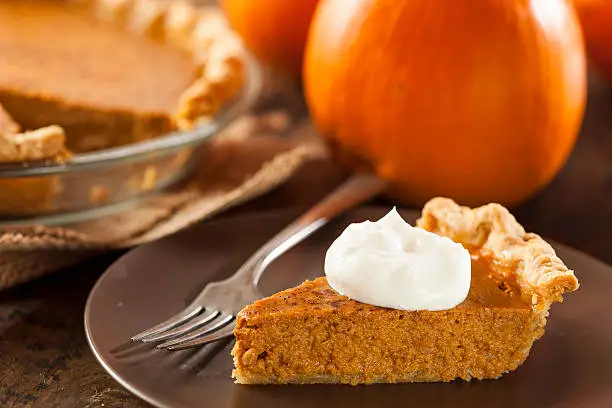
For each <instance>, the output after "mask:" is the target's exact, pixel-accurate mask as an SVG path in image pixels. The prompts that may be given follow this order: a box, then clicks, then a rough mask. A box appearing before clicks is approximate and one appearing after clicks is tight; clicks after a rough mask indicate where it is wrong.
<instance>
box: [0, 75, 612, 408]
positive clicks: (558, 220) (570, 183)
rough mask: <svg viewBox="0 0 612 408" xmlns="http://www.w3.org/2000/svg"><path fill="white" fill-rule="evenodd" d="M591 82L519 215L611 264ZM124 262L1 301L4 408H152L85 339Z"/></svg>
mask: <svg viewBox="0 0 612 408" xmlns="http://www.w3.org/2000/svg"><path fill="white" fill-rule="evenodd" d="M591 82H592V83H591V87H590V94H589V107H588V112H587V117H586V120H585V124H584V128H583V132H582V135H581V138H580V140H579V142H578V144H577V146H576V149H575V151H574V153H573V155H572V157H571V159H570V161H569V163H568V164H567V166H566V167H565V169H564V170H563V172H562V173H561V175H560V176H559V177H558V178H557V179H556V180H555V181H554V182H553V183H552V184H551V185H550V186H549V187H548V188H547V189H546V190H545V191H543V192H542V193H540V194H539V195H538V196H537V197H535V198H533V199H532V200H530V201H529V202H528V203H526V204H524V205H522V206H521V207H519V208H515V209H513V212H514V213H515V215H516V216H517V218H518V219H519V221H521V222H522V223H523V224H524V225H525V226H526V228H527V229H528V230H531V231H535V232H538V233H540V234H541V235H544V236H546V237H549V238H552V239H554V240H557V241H559V242H562V243H565V244H568V245H570V246H573V247H575V248H578V249H580V250H583V251H585V252H587V253H590V254H592V255H594V256H596V257H598V258H600V259H602V260H604V261H606V262H608V263H612V250H610V243H612V88H610V87H607V86H605V85H603V84H602V83H601V82H600V81H597V80H592V81H591ZM517 160H520V158H517ZM342 178H343V173H342V172H341V171H340V170H339V169H337V168H335V167H334V166H333V165H331V164H330V163H316V164H313V165H309V166H307V167H305V168H304V169H303V170H302V171H301V172H300V173H299V174H298V175H297V176H296V177H295V178H294V179H293V180H292V181H291V182H290V183H288V184H287V185H285V186H283V187H282V188H280V189H278V190H277V191H275V192H273V193H270V194H268V195H267V196H265V197H263V198H261V199H258V200H256V201H254V202H252V203H249V204H247V205H246V206H244V207H242V208H240V209H237V210H234V211H233V212H236V211H241V212H244V211H263V210H274V209H278V208H283V207H291V206H306V205H309V204H310V203H313V202H314V201H316V200H317V199H318V198H319V197H321V196H322V195H323V194H324V193H325V192H326V191H328V190H329V189H331V188H332V187H333V186H334V185H336V184H337V183H338V182H339V181H340V180H341V179H342ZM119 255H120V253H112V254H107V255H104V256H102V257H99V258H96V259H93V260H91V261H88V262H86V263H83V264H81V265H78V266H76V267H74V268H71V269H69V270H66V271H62V272H60V273H58V274H56V275H53V276H51V277H47V278H44V279H41V280H39V281H37V282H33V283H30V284H27V285H23V286H21V287H19V288H15V289H13V290H10V291H6V292H3V293H0V406H1V407H30V406H32V407H105V408H109V407H127V408H130V407H144V406H146V404H144V403H142V402H140V401H139V400H138V399H136V398H135V397H132V396H131V394H129V393H128V392H126V391H125V390H123V389H122V388H121V386H119V385H118V384H117V383H115V382H114V381H113V380H112V379H111V378H110V376H109V375H107V374H106V373H105V372H104V370H103V369H102V367H101V366H99V365H98V363H97V361H96V360H95V358H94V356H93V355H92V353H91V352H90V350H89V347H88V346H87V342H86V339H85V334H84V329H83V309H84V305H85V300H86V298H87V295H88V293H89V290H90V289H91V287H92V286H93V284H94V283H95V281H96V279H97V278H98V276H99V275H100V274H101V273H102V272H103V271H104V270H105V269H106V267H107V266H108V265H109V264H110V263H111V262H113V261H114V260H115V259H116V258H117V257H118V256H119ZM577 274H578V275H580V271H577Z"/></svg>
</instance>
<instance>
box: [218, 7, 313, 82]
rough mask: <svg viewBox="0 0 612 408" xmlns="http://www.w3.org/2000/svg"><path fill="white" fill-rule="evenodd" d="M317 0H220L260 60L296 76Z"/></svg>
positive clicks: (299, 72)
mask: <svg viewBox="0 0 612 408" xmlns="http://www.w3.org/2000/svg"><path fill="white" fill-rule="evenodd" d="M317 3H318V0H221V5H222V7H223V9H224V10H225V13H226V14H227V16H228V19H229V21H230V23H231V24H232V26H233V27H234V29H235V30H236V31H237V32H238V34H240V35H241V37H242V38H243V40H244V42H245V44H246V45H247V47H248V48H249V49H250V50H251V51H252V52H253V53H254V54H255V55H256V56H257V57H258V58H260V59H262V60H263V61H264V62H267V63H269V64H271V65H273V66H275V67H277V68H280V69H282V70H284V71H285V72H287V73H289V74H292V75H295V76H300V74H301V71H302V58H303V55H304V45H305V43H306V37H307V35H308V27H309V26H310V21H311V19H312V15H313V13H314V10H315V8H316V5H317Z"/></svg>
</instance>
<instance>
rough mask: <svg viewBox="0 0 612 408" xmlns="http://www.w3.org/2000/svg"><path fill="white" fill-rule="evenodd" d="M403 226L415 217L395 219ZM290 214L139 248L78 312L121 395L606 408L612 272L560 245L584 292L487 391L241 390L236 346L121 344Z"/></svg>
mask: <svg viewBox="0 0 612 408" xmlns="http://www.w3.org/2000/svg"><path fill="white" fill-rule="evenodd" d="M387 210H388V208H374V207H369V208H367V207H366V208H361V209H358V210H355V211H353V212H351V213H350V214H349V215H347V216H346V217H343V218H342V219H340V220H339V221H338V222H335V223H333V224H331V225H329V226H328V227H326V228H325V229H323V230H322V231H321V232H319V233H317V234H315V235H314V236H313V237H311V238H310V239H308V240H307V241H306V242H304V243H303V244H302V245H299V246H298V247H297V248H295V249H293V250H292V251H290V252H289V253H288V254H286V255H285V256H283V257H282V258H281V259H279V260H278V261H277V262H275V263H274V264H273V265H271V266H270V267H269V269H268V270H267V271H266V273H265V274H264V276H263V278H262V281H261V291H262V292H263V293H264V294H266V295H268V294H272V293H274V292H276V291H279V290H282V289H285V288H288V287H291V286H294V285H297V284H299V283H300V282H302V281H303V280H304V279H307V278H313V277H315V276H320V275H321V274H322V272H323V271H322V267H323V258H324V254H325V250H326V248H327V247H328V246H329V244H330V243H331V241H332V240H333V239H334V238H335V237H336V236H337V234H338V233H339V232H340V231H341V229H343V228H344V227H345V226H346V225H347V224H348V223H349V222H353V221H357V220H360V221H361V220H364V219H374V218H377V217H379V216H381V215H382V214H384V213H385V212H386V211H387ZM402 214H403V215H404V216H405V217H406V219H407V220H408V221H411V222H412V221H414V220H415V219H416V216H417V214H416V213H414V212H410V211H403V212H402ZM296 215H297V213H295V212H281V213H275V214H268V215H261V214H259V215H245V216H239V217H235V218H222V219H218V220H216V221H212V222H207V223H204V224H200V225H197V226H195V227H193V228H191V229H189V230H187V231H184V232H181V233H179V234H176V235H174V236H171V237H169V238H166V239H163V240H161V241H158V242H155V243H153V244H150V245H147V246H144V247H141V248H138V249H136V250H134V251H132V252H130V253H128V254H127V255H126V256H124V257H123V258H121V259H120V260H119V261H118V262H117V263H115V264H114V265H113V266H112V267H111V268H110V269H109V270H108V271H107V272H106V273H105V274H104V275H103V276H102V277H101V278H100V280H99V281H98V283H97V284H96V286H95V287H94V288H93V290H92V293H91V294H90V297H89V300H88V302H87V307H86V310H85V327H86V331H87V336H88V339H89V342H90V345H91V348H92V350H93V352H94V354H95V355H96V357H97V358H98V359H99V361H100V363H101V364H102V365H103V366H104V368H105V369H106V370H108V372H109V373H110V374H111V375H112V376H113V377H114V378H115V379H116V380H117V381H118V382H119V383H121V384H122V385H123V386H125V387H126V388H127V389H128V390H130V391H131V392H133V393H134V394H136V395H138V396H139V397H141V398H143V399H144V400H146V401H148V402H150V403H151V404H153V405H155V406H158V407H177V408H178V407H228V408H229V407H233V408H242V407H245V408H246V407H265V408H274V407H282V408H285V407H313V408H314V407H317V408H320V407H338V408H342V407H347V408H348V407H357V406H363V407H370V406H371V407H381V406H395V405H397V404H398V403H399V404H403V403H406V404H408V403H409V404H410V405H411V406H419V407H470V408H475V407H491V406H495V407H520V408H528V407H557V408H561V407H612V324H611V320H612V318H611V314H612V296H611V295H610V294H611V293H612V268H611V267H609V266H607V265H604V264H602V263H600V262H598V261H596V260H594V259H592V258H590V257H588V256H586V255H584V254H581V253H579V252H577V251H575V250H572V249H569V248H567V247H564V246H562V245H556V246H555V247H556V250H557V252H558V254H559V256H560V257H561V258H562V259H563V260H565V262H566V263H567V264H568V265H569V266H570V267H571V268H573V269H575V271H576V275H577V276H578V278H579V279H580V281H581V287H580V290H579V291H578V292H576V293H573V294H570V295H569V296H567V300H566V302H565V303H564V304H562V305H555V306H553V308H552V311H551V318H550V320H549V323H548V326H547V330H546V334H545V336H544V337H543V338H542V339H541V340H539V341H537V342H536V344H535V346H534V348H533V349H532V352H531V355H530V357H529V358H528V359H527V361H526V362H525V364H524V365H523V366H522V367H520V368H519V369H518V370H517V371H515V372H513V373H510V374H507V375H505V376H503V377H502V378H501V379H499V380H495V381H472V382H470V383H465V382H454V383H449V384H403V385H374V386H359V387H350V386H333V385H325V386H323V385H322V386H318V385H311V386H241V385H236V384H234V383H233V381H232V379H231V377H230V375H231V370H232V359H231V357H230V354H229V353H230V349H231V346H232V343H231V342H229V343H224V344H219V345H211V346H207V347H206V348H203V349H201V350H195V351H193V350H187V351H182V352H173V353H172V352H161V351H157V350H154V349H150V348H148V347H134V346H133V345H130V344H129V343H126V341H127V340H128V339H129V338H130V336H132V335H133V334H135V333H138V332H139V331H141V330H143V329H145V328H147V327H150V326H152V325H153V324H155V323H158V322H160V321H161V320H163V319H165V318H167V317H169V316H170V315H172V314H174V313H175V312H177V311H178V310H180V309H182V308H183V307H184V306H185V305H186V304H187V303H188V302H189V300H190V299H191V297H192V296H193V295H194V294H196V293H197V292H198V291H199V290H200V289H201V288H202V287H203V285H205V284H206V283H207V282H209V281H211V280H218V279H220V278H222V277H225V276H227V275H229V274H231V273H232V272H233V271H234V270H235V268H236V267H237V266H238V265H239V264H240V263H241V262H242V261H244V260H245V259H246V258H247V257H248V255H250V254H251V253H252V252H253V251H254V250H255V249H256V248H258V246H260V245H261V244H263V243H264V241H265V240H266V239H268V238H269V237H271V236H272V235H273V233H274V232H276V231H277V230H279V229H280V228H281V227H283V226H285V225H286V224H288V223H289V222H290V221H291V220H292V219H293V218H295V217H296Z"/></svg>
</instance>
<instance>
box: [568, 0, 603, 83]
mask: <svg viewBox="0 0 612 408" xmlns="http://www.w3.org/2000/svg"><path fill="white" fill-rule="evenodd" d="M573 1H574V4H575V5H576V10H577V11H578V17H579V18H580V22H581V23H582V30H583V32H584V38H585V40H586V46H587V51H588V53H589V55H590V57H591V59H592V60H593V62H594V63H595V65H596V66H597V68H598V69H599V70H600V71H601V72H602V73H603V74H604V75H606V76H607V77H608V78H609V79H612V1H611V0H573Z"/></svg>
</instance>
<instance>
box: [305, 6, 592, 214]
mask: <svg viewBox="0 0 612 408" xmlns="http://www.w3.org/2000/svg"><path fill="white" fill-rule="evenodd" d="M305 58H306V59H305V64H304V88H305V93H306V97H307V101H308V104H309V107H310V110H311V113H312V116H313V119H314V121H315V123H316V125H317V127H318V128H319V130H320V131H321V133H322V134H323V136H324V137H325V138H327V139H328V140H329V141H330V143H331V145H332V146H333V147H334V150H335V151H336V152H337V153H338V157H339V159H340V160H341V161H342V162H344V163H346V164H348V165H349V166H351V167H362V166H364V165H365V166H367V167H368V168H369V169H370V170H372V171H374V172H376V173H377V174H378V175H380V176H381V177H383V178H385V179H388V180H389V181H390V182H391V185H392V190H391V193H392V194H393V195H394V196H395V198H397V199H399V200H400V201H402V202H404V203H408V204H421V203H423V202H424V201H426V200H427V199H429V198H431V197H433V196H437V195H443V196H450V197H453V198H455V199H457V200H459V201H461V202H463V203H466V204H471V205H475V204H480V203H485V202H490V201H496V202H500V203H503V204H506V205H513V204H516V203H518V202H520V201H522V200H525V199H526V198H528V197H529V196H531V195H532V194H534V193H535V192H537V191H538V190H539V189H541V188H542V187H543V186H545V185H546V184H547V183H548V182H549V181H550V180H551V179H552V178H553V176H554V175H555V174H556V173H557V172H558V171H559V169H560V168H561V167H562V165H563V164H564V162H565V161H566V159H567V157H568V155H569V153H570V152H571V150H572V147H573V145H574V142H575V140H576V137H577V134H578V131H579V127H580V124H581V121H582V117H583V111H584V105H585V96H586V72H585V71H586V69H585V65H586V63H585V56H584V49H583V41H582V37H581V33H580V29H579V26H578V22H577V19H576V16H575V14H574V12H573V9H572V8H571V7H570V6H569V5H568V3H567V2H566V1H565V0H479V1H471V0H470V1H467V0H466V1H454V0H453V1H448V0H427V1H424V0H399V1H398V0H351V1H346V0H323V1H322V2H321V3H320V4H319V7H318V9H317V12H316V13H315V16H314V18H313V22H312V25H311V29H310V34H309V39H308V43H307V47H306V57H305Z"/></svg>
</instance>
